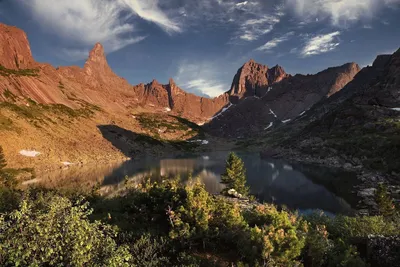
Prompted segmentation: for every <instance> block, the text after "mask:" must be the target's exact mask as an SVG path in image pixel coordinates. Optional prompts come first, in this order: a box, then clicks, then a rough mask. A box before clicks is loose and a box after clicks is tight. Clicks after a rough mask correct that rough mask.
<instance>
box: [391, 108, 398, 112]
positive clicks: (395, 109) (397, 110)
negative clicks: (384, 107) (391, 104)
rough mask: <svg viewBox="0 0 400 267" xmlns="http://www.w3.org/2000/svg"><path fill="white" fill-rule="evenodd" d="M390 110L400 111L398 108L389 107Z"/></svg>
mask: <svg viewBox="0 0 400 267" xmlns="http://www.w3.org/2000/svg"><path fill="white" fill-rule="evenodd" d="M391 110H396V111H400V108H391Z"/></svg>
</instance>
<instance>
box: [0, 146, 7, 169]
mask: <svg viewBox="0 0 400 267" xmlns="http://www.w3.org/2000/svg"><path fill="white" fill-rule="evenodd" d="M5 166H7V162H6V158H5V156H4V152H3V148H2V147H1V146H0V170H1V169H3V168H4V167H5Z"/></svg>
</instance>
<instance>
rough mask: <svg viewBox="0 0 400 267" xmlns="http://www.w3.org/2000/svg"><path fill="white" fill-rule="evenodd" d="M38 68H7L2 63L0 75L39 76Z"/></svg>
mask: <svg viewBox="0 0 400 267" xmlns="http://www.w3.org/2000/svg"><path fill="white" fill-rule="evenodd" d="M38 73H39V70H38V69H17V70H14V69H8V68H6V67H4V66H2V65H0V76H11V75H15V76H34V77H36V76H39V74H38Z"/></svg>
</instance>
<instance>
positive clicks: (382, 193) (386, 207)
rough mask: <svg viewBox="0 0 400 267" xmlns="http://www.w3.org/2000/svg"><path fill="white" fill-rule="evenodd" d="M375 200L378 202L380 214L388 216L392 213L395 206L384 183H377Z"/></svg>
mask: <svg viewBox="0 0 400 267" xmlns="http://www.w3.org/2000/svg"><path fill="white" fill-rule="evenodd" d="M375 201H376V204H378V209H379V213H380V214H381V215H383V216H390V215H393V214H394V212H395V206H394V203H393V199H392V198H391V197H390V195H389V192H388V189H387V186H386V185H384V184H379V186H378V189H377V190H376V191H375Z"/></svg>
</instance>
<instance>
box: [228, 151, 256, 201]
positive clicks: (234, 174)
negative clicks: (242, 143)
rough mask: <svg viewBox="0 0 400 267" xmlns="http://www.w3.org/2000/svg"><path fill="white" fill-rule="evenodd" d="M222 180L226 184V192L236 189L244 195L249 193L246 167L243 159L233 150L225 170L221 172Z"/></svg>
mask: <svg viewBox="0 0 400 267" xmlns="http://www.w3.org/2000/svg"><path fill="white" fill-rule="evenodd" d="M221 182H222V183H223V184H225V185H226V187H227V188H226V189H225V190H224V192H225V193H226V191H227V190H229V189H235V190H236V191H237V192H238V193H240V194H242V195H245V196H246V195H248V194H249V191H250V190H249V187H248V186H246V169H245V167H244V163H243V161H242V160H241V159H240V158H239V157H238V156H237V155H236V154H235V153H233V152H231V153H230V154H229V156H228V160H227V161H226V167H225V172H224V173H223V174H221Z"/></svg>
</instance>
